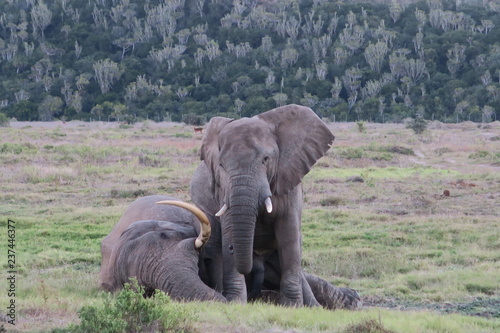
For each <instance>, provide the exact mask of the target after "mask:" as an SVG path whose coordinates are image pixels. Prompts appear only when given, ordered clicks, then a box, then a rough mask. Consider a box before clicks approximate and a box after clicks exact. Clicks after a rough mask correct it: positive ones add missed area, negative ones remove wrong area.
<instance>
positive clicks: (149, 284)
mask: <svg viewBox="0 0 500 333" xmlns="http://www.w3.org/2000/svg"><path fill="white" fill-rule="evenodd" d="M157 202H161V203H165V204H168V206H166V205H157V204H155V203H157ZM186 209H188V210H186ZM195 217H196V218H195ZM195 220H199V222H200V223H199V224H200V226H198V225H197V224H195V223H194V222H195ZM195 225H196V227H195ZM209 238H210V223H209V221H208V219H207V217H206V216H205V214H204V213H203V212H202V211H201V210H199V209H198V208H196V207H195V206H193V205H190V204H187V203H185V202H182V201H177V200H176V199H174V198H171V197H167V196H159V195H156V196H148V197H144V198H140V199H138V200H136V201H135V202H133V203H132V204H131V205H130V206H129V208H128V209H127V210H126V212H125V213H124V215H123V216H122V217H121V219H120V220H119V222H118V223H117V224H116V226H115V227H114V229H113V230H112V231H111V233H110V234H109V235H108V236H106V237H105V238H104V239H103V241H102V242H101V254H102V264H101V272H100V278H99V284H100V286H101V288H103V289H105V290H107V291H115V290H118V289H119V288H121V287H122V286H123V284H124V283H127V282H128V281H129V279H130V278H131V277H135V278H137V280H138V283H139V285H141V286H144V288H145V290H146V293H147V294H151V293H152V292H153V291H154V290H156V289H160V290H163V291H165V292H166V293H167V294H169V296H170V297H172V298H173V299H176V300H188V301H192V300H200V301H219V302H226V298H225V297H224V296H222V294H220V293H219V292H217V291H216V290H214V289H212V288H210V287H208V286H207V285H206V284H205V283H204V282H203V281H202V279H201V278H200V274H199V267H198V264H199V258H200V255H201V253H202V252H203V249H202V247H203V245H204V244H205V243H206V242H207V241H208V239H209Z"/></svg>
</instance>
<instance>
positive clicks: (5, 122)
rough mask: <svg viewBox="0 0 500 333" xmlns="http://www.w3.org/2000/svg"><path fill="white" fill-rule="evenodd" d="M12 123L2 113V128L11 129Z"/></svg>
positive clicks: (0, 124) (0, 115)
mask: <svg viewBox="0 0 500 333" xmlns="http://www.w3.org/2000/svg"><path fill="white" fill-rule="evenodd" d="M9 126H10V121H9V118H7V116H6V115H5V113H0V127H9Z"/></svg>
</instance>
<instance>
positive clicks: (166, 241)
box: [99, 195, 359, 309]
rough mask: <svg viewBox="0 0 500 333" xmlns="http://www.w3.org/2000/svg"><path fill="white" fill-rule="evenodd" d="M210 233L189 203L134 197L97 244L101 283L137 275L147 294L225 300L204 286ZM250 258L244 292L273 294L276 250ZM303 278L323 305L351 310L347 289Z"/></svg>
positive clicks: (115, 284) (258, 296)
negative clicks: (252, 268)
mask: <svg viewBox="0 0 500 333" xmlns="http://www.w3.org/2000/svg"><path fill="white" fill-rule="evenodd" d="M159 204H168V205H170V206H165V205H159ZM172 205H176V206H172ZM179 207H182V208H179ZM184 208H186V209H188V210H189V211H188V210H185V209H184ZM190 212H192V213H193V214H191V213H190ZM198 219H199V220H200V222H201V224H199V223H198V222H197V220H198ZM136 220H137V221H136ZM134 221H135V222H134ZM199 225H201V226H202V227H199ZM203 226H205V227H203ZM210 233H211V230H210V227H209V224H208V219H207V216H206V215H205V214H204V213H203V212H201V211H200V210H199V209H198V208H197V207H194V206H193V205H190V204H187V203H184V202H181V201H177V199H174V198H171V197H168V196H163V195H154V196H147V197H143V198H139V199H137V200H136V201H134V202H133V203H132V204H131V205H130V206H129V207H128V209H127V210H126V211H125V213H124V214H123V216H122V217H121V218H120V220H119V222H118V223H117V224H116V225H115V227H114V228H113V230H112V231H111V233H110V234H109V235H108V236H106V237H105V238H104V239H103V240H102V242H101V252H102V264H101V272H100V278H99V283H100V286H101V288H102V289H104V290H107V291H116V290H118V289H120V288H121V287H122V286H123V284H124V283H127V282H128V281H129V279H130V278H131V277H136V278H137V279H138V282H139V284H140V285H142V286H144V287H145V290H146V295H151V294H152V293H153V292H154V290H156V289H160V290H163V291H165V292H167V293H168V294H169V295H170V296H171V297H172V298H173V299H176V300H183V301H186V300H187V301H192V300H201V301H219V302H226V301H227V300H226V298H225V297H224V296H223V295H222V294H221V293H219V292H217V291H216V290H215V289H213V288H210V287H209V286H207V284H206V281H207V277H206V267H205V265H206V263H207V262H208V263H210V262H211V260H209V259H207V255H206V251H205V250H206V246H207V244H208V241H209V239H210V238H211V237H210ZM197 234H199V235H198V237H197V238H196V236H197ZM207 260H208V261H207ZM253 262H254V264H255V265H256V266H258V267H259V269H257V268H256V269H255V272H254V273H257V271H258V273H259V274H247V276H246V278H247V281H248V286H249V288H254V291H253V292H249V295H253V296H252V299H253V300H266V297H265V295H269V294H273V295H274V294H276V292H277V291H278V290H279V286H280V279H281V272H280V265H279V258H278V256H277V251H274V253H272V254H271V255H269V256H266V257H263V256H258V257H256V258H255V260H254V261H253ZM260 268H261V269H260ZM304 276H305V277H306V279H307V283H308V284H310V285H311V288H308V289H311V290H312V292H313V293H314V297H315V298H316V299H318V301H319V304H321V305H322V306H324V307H326V308H329V309H335V308H347V309H354V308H356V307H355V305H356V304H355V303H353V302H351V300H350V299H346V298H345V297H344V296H345V295H347V293H343V292H342V288H337V287H335V286H333V285H331V284H329V283H328V282H326V281H324V280H322V279H320V278H318V277H315V276H313V275H309V274H307V273H304ZM263 288H264V290H263V292H261V290H262V289H263ZM345 289H348V288H345ZM358 300H359V297H358Z"/></svg>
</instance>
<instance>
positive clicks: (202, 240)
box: [156, 200, 211, 249]
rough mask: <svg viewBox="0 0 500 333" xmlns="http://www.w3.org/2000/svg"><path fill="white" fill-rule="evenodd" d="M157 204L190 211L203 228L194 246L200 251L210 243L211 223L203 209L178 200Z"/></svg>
mask: <svg viewBox="0 0 500 333" xmlns="http://www.w3.org/2000/svg"><path fill="white" fill-rule="evenodd" d="M156 203H157V204H165V205H173V206H178V207H182V208H184V209H187V210H189V211H190V212H191V213H193V215H194V216H196V218H197V219H198V220H199V221H200V226H201V228H200V234H199V235H198V238H196V240H195V241H194V246H195V247H196V248H197V249H199V248H201V247H202V246H203V245H205V244H206V243H207V242H208V239H209V238H210V233H211V228H210V221H209V220H208V217H207V215H205V213H203V211H202V210H201V209H199V208H198V207H196V206H195V205H193V204H190V203H187V202H184V201H177V200H163V201H158V202H156Z"/></svg>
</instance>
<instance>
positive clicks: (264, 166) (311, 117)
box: [191, 105, 334, 274]
mask: <svg viewBox="0 0 500 333" xmlns="http://www.w3.org/2000/svg"><path fill="white" fill-rule="evenodd" d="M333 139H334V136H333V134H332V133H331V132H330V130H329V129H328V128H327V126H326V125H325V124H324V123H323V122H322V121H321V119H319V117H318V116H317V115H316V114H315V113H314V112H313V111H312V110H311V109H310V108H307V107H303V106H299V105H287V106H283V107H279V108H276V109H273V110H270V111H268V112H265V113H262V114H259V115H257V116H255V117H252V118H242V119H238V120H232V119H228V118H222V117H215V118H212V119H211V120H210V122H209V123H208V125H207V127H206V133H205V136H204V138H203V141H202V147H201V159H202V160H203V161H204V163H205V167H206V169H208V170H209V173H210V175H209V178H210V182H211V183H210V184H207V185H208V186H207V187H208V188H209V191H208V192H210V193H206V192H202V194H199V193H200V189H199V188H198V187H196V186H197V184H196V182H203V181H204V180H203V181H201V180H200V178H207V177H205V176H200V175H198V176H196V175H195V177H194V179H195V181H194V182H195V184H194V185H193V182H192V188H191V195H192V196H193V200H194V201H195V202H196V203H197V205H199V206H201V207H202V208H203V210H204V211H205V212H208V213H209V214H210V215H215V216H220V218H221V222H222V228H223V230H226V231H227V230H229V232H226V233H225V234H223V238H231V239H226V240H225V241H224V239H223V246H224V244H229V247H230V248H231V252H232V251H233V250H234V264H235V266H236V269H237V271H238V272H239V273H241V274H247V273H249V272H250V271H251V269H252V256H253V251H254V250H255V246H257V245H256V244H257V243H259V241H260V240H257V239H254V235H255V233H256V221H257V220H258V218H260V217H262V218H264V219H266V218H270V219H273V220H278V219H279V218H280V216H283V214H284V213H283V212H284V211H287V210H290V209H292V210H293V209H295V210H296V211H300V207H290V203H289V202H288V200H287V199H286V197H287V195H288V194H289V193H290V192H291V191H293V190H294V189H296V188H297V187H298V185H299V184H300V183H301V181H302V178H303V177H304V175H306V174H307V173H308V172H309V170H310V169H311V167H312V166H313V165H314V163H315V162H316V161H317V160H318V159H319V158H321V157H322V156H323V155H324V154H325V153H326V151H327V150H328V149H329V147H330V145H331V143H332V142H333ZM197 172H198V171H197ZM193 186H194V187H195V188H193ZM202 196H204V197H202ZM206 197H210V199H206ZM300 200H301V198H300ZM213 205H218V206H217V207H213ZM298 205H301V202H300V203H298ZM266 214H267V215H266ZM299 215H300V214H299ZM298 218H299V221H295V222H293V223H298V224H300V216H299V217H298ZM295 233H297V232H295ZM225 235H226V236H225ZM260 236H261V235H260V234H259V235H255V237H257V238H259V237H260ZM266 236H267V235H264V237H266ZM296 236H300V235H294V237H296ZM273 237H274V236H271V237H270V238H269V240H268V241H269V242H273V241H274V240H273V239H272V238H273ZM261 240H262V241H264V240H263V239H261ZM299 246H300V245H299ZM223 250H225V249H223ZM299 251H300V249H299ZM299 262H300V258H299Z"/></svg>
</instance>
